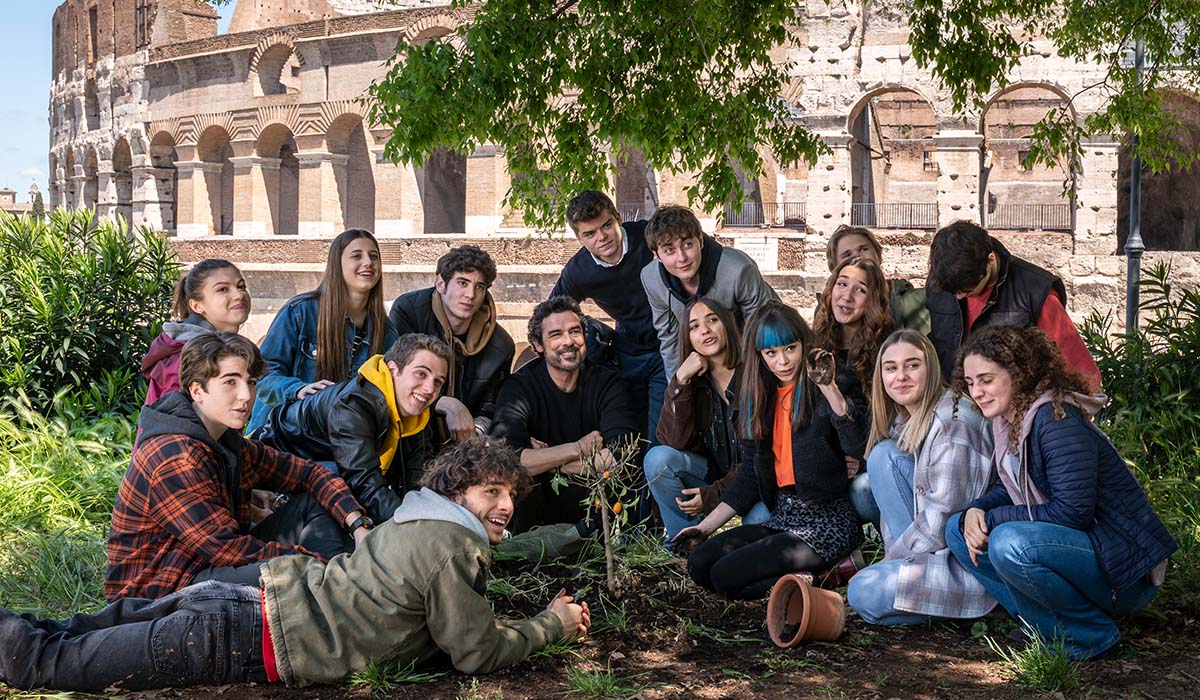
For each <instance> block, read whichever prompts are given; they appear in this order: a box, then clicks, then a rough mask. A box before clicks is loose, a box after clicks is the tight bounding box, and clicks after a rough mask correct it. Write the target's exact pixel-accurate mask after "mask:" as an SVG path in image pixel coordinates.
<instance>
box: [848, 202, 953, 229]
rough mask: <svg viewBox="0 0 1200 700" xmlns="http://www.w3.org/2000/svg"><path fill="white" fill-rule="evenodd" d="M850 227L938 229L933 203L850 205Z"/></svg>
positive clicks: (935, 204)
mask: <svg viewBox="0 0 1200 700" xmlns="http://www.w3.org/2000/svg"><path fill="white" fill-rule="evenodd" d="M850 225H851V226H865V227H867V228H915V229H936V228H937V227H938V205H937V203H935V202H875V203H867V204H852V205H850Z"/></svg>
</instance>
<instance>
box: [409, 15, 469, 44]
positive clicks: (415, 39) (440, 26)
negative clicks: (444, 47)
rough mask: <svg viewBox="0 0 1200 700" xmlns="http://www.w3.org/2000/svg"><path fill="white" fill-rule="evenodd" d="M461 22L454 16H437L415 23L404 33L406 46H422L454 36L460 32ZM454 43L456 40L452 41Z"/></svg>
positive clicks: (424, 18)
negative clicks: (456, 32)
mask: <svg viewBox="0 0 1200 700" xmlns="http://www.w3.org/2000/svg"><path fill="white" fill-rule="evenodd" d="M458 27H459V22H458V20H457V19H455V18H454V17H453V16H452V15H448V14H437V15H430V16H428V17H422V18H421V19H419V20H417V21H416V22H413V23H412V24H411V25H410V26H409V27H408V29H406V30H405V31H404V40H403V42H404V43H405V44H411V45H413V46H420V45H422V44H424V43H426V42H429V41H432V40H434V39H440V38H442V37H444V36H447V35H450V34H453V33H454V32H455V31H457V30H458ZM451 42H452V43H454V40H453V39H451Z"/></svg>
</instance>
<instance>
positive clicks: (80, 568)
mask: <svg viewBox="0 0 1200 700" xmlns="http://www.w3.org/2000/svg"><path fill="white" fill-rule="evenodd" d="M133 431H134V426H133V423H132V421H130V420H129V419H128V418H125V417H119V416H109V417H105V418H100V419H98V420H87V419H83V418H78V417H71V416H61V415H60V416H58V417H54V418H46V417H44V416H42V415H40V414H38V413H36V412H34V411H32V410H31V409H30V408H29V407H28V406H27V405H25V404H23V403H21V402H20V401H17V400H9V401H8V403H7V404H5V405H4V406H3V409H2V412H0V605H2V606H4V607H6V608H9V609H12V610H15V611H18V612H32V613H36V614H39V615H43V616H47V617H65V616H68V615H71V614H74V613H76V612H80V611H90V610H96V609H98V608H100V607H103V605H104V602H105V601H104V596H103V582H104V568H105V551H104V545H105V540H106V539H107V536H108V524H109V520H110V518H111V514H112V504H113V498H114V497H115V495H116V493H117V487H118V486H119V484H120V482H121V477H122V476H123V475H124V474H125V469H126V468H127V467H128V465H129V447H128V446H129V445H130V444H132V442H133Z"/></svg>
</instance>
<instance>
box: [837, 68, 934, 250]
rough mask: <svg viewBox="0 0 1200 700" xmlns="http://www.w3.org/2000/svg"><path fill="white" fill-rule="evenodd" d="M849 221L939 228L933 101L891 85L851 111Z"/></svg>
mask: <svg viewBox="0 0 1200 700" xmlns="http://www.w3.org/2000/svg"><path fill="white" fill-rule="evenodd" d="M846 126H847V130H848V131H849V133H850V136H851V140H850V168H851V173H850V181H851V214H850V220H851V222H852V223H853V224H854V225H856V226H869V227H879V228H936V227H937V224H938V213H937V175H938V170H937V160H936V156H935V149H936V143H935V141H934V138H933V137H934V135H935V134H936V133H937V131H938V117H937V114H936V113H935V112H934V109H933V103H932V102H931V101H930V100H929V99H928V98H927V97H926V96H924V95H922V94H921V93H920V92H918V91H917V90H914V89H912V88H909V87H904V86H899V85H889V86H885V87H881V88H879V89H877V90H874V91H872V92H869V93H867V94H866V95H865V96H863V97H862V98H861V99H860V100H859V101H858V102H857V103H856V104H855V106H854V108H853V109H852V110H851V111H850V115H849V117H848V119H847V122H846Z"/></svg>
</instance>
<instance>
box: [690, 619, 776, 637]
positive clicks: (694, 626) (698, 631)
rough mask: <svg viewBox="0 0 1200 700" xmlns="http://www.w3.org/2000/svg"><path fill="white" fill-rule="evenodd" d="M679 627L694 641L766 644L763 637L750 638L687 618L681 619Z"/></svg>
mask: <svg viewBox="0 0 1200 700" xmlns="http://www.w3.org/2000/svg"><path fill="white" fill-rule="evenodd" d="M679 626H680V627H681V628H682V630H683V631H684V632H686V633H687V635H688V636H689V637H691V638H692V639H707V640H709V641H711V642H716V643H717V644H766V642H767V640H765V639H763V638H761V637H749V636H746V635H744V634H738V633H737V632H728V631H726V630H719V629H717V628H715V627H709V626H708V625H704V624H701V623H699V622H696V621H695V620H691V619H688V618H686V617H681V618H679Z"/></svg>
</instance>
